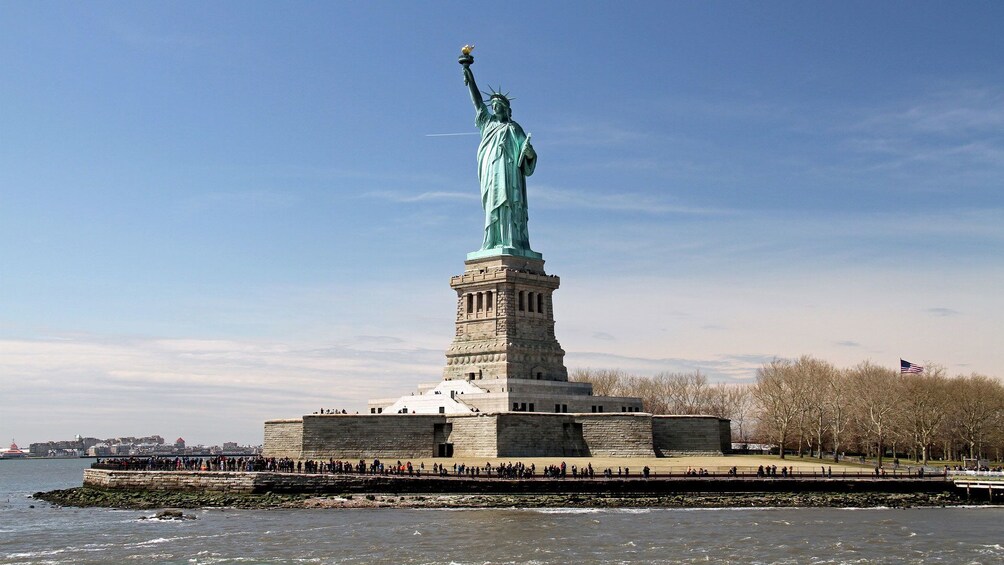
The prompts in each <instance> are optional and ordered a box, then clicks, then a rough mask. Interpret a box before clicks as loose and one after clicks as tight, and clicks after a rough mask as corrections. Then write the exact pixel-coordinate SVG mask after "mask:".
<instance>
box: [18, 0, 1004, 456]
mask: <svg viewBox="0 0 1004 565" xmlns="http://www.w3.org/2000/svg"><path fill="white" fill-rule="evenodd" d="M1002 20H1004V6H1002V5H998V4H993V3H986V4H979V5H976V4H963V5H948V4H941V3H933V2H912V3H909V4H907V3H885V4H879V5H875V4H871V3H863V2H850V3H842V4H840V5H832V6H829V5H805V4H799V3H769V4H733V3H716V2H703V3H668V4H667V3H661V2H637V3H630V4H626V5H616V6H615V5H604V4H597V5H594V6H592V7H591V8H590V9H589V10H583V9H581V5H579V4H572V3H567V4H566V3H562V2H555V3H543V4H541V3H529V2H521V1H517V2H515V3H510V4H507V10H506V14H505V15H497V14H485V13H481V11H476V10H474V8H473V7H472V6H471V5H470V4H469V3H461V2H449V3H432V4H421V5H419V4H415V5H408V4H404V5H393V6H392V5H380V4H377V5H373V4H352V3H338V4H331V5H309V4H294V5H270V4H266V3H250V4H248V3H236V2H222V3H217V4H212V5H204V4H197V3H194V2H180V3H172V4H170V5H153V4H137V5H122V4H112V3H109V2H95V3H89V4H87V5H73V4H69V5H63V4H61V5H44V4H43V5H35V4H9V5H7V6H5V8H4V17H3V18H2V19H0V73H2V76H4V77H5V80H4V81H3V82H2V83H0V109H2V110H0V132H2V134H0V402H2V406H3V408H2V409H0V438H6V439H5V440H4V441H7V440H9V439H10V438H11V437H13V438H15V439H16V440H17V442H18V444H19V445H28V444H30V443H33V442H42V441H49V440H51V439H54V438H59V437H73V435H75V434H77V433H81V434H83V433H87V434H91V435H95V436H113V435H115V434H119V433H122V432H123V431H127V432H129V433H132V434H136V435H144V434H152V433H157V432H158V431H164V430H176V431H175V432H172V433H177V435H178V436H181V437H184V438H186V439H187V438H189V437H191V438H193V440H194V441H199V442H202V443H205V444H207V445H209V444H219V443H221V442H223V441H237V442H239V443H242V444H253V445H256V444H259V443H261V441H262V437H261V434H262V427H263V422H264V420H265V419H270V418H282V417H297V416H300V415H302V414H309V413H311V412H314V411H318V410H320V409H322V408H324V409H345V410H348V411H349V412H350V413H351V412H356V411H359V412H363V411H364V410H365V409H366V400H367V399H369V398H381V397H393V396H399V395H401V394H406V393H407V392H409V391H411V390H414V388H415V385H417V384H419V383H427V382H436V381H438V380H439V378H440V376H441V373H442V368H443V365H444V363H445V358H444V351H445V349H446V348H447V347H448V346H449V344H450V340H451V336H452V334H453V317H454V308H455V300H456V297H455V294H454V293H453V291H452V290H451V289H450V288H449V278H450V277H451V276H453V275H456V274H459V273H460V272H462V270H463V259H464V256H465V254H466V253H468V252H470V251H474V250H476V249H477V248H478V247H479V245H480V243H481V228H482V226H481V222H482V221H483V213H482V211H481V208H480V203H479V200H478V199H479V196H478V182H477V172H476V165H475V151H476V147H477V138H476V136H475V135H453V134H476V131H477V130H476V128H475V126H474V115H473V111H472V109H471V107H470V106H471V105H470V100H469V99H468V94H467V92H466V89H465V87H464V84H463V79H462V75H461V69H460V66H459V65H458V64H457V62H456V58H457V55H459V49H460V47H461V46H462V45H464V44H465V43H473V44H475V45H476V48H475V50H474V52H473V55H474V57H475V63H474V67H473V68H474V70H475V73H476V74H477V77H478V81H479V85H481V86H482V87H483V88H485V87H487V86H488V85H491V86H493V87H496V88H502V89H504V90H506V91H509V92H511V94H512V96H513V97H514V101H513V116H514V118H515V119H516V120H517V121H518V122H519V123H520V124H521V125H522V126H523V127H524V128H525V129H526V130H527V131H528V132H530V133H531V134H532V135H533V144H534V147H535V149H536V151H537V154H538V158H539V161H538V164H537V168H536V171H535V173H534V175H533V176H532V177H531V178H530V180H529V183H528V187H527V190H528V201H529V217H530V218H529V235H530V242H531V245H532V247H533V249H535V250H537V251H539V252H541V253H542V254H543V256H544V259H545V260H546V262H547V263H546V269H547V271H548V273H553V274H555V275H558V276H560V277H561V278H562V281H561V288H560V290H558V291H557V293H556V294H555V297H554V307H555V319H556V322H557V325H556V334H557V338H558V341H559V342H560V343H561V345H562V346H563V348H564V349H565V351H566V352H567V355H566V365H567V366H568V368H569V370H570V371H574V370H575V369H577V368H587V367H588V368H594V369H599V368H608V369H623V370H625V371H628V372H632V373H636V374H641V375H653V374H657V373H659V372H662V371H669V372H677V371H692V370H701V371H702V372H705V373H706V374H708V375H709V377H710V378H711V380H713V381H716V382H750V381H752V380H753V378H754V374H755V371H756V368H757V367H759V366H760V364H761V363H763V362H765V361H768V360H770V359H772V358H774V357H797V356H799V355H803V354H808V355H813V356H816V357H819V358H821V359H825V360H828V361H830V362H832V363H834V364H836V365H837V366H840V367H848V366H853V365H855V364H857V363H858V362H861V361H864V360H872V361H874V362H876V363H879V364H881V365H883V366H887V367H889V368H892V369H895V368H897V366H898V362H899V359H900V358H905V359H909V360H911V361H913V362H915V363H918V364H921V365H928V364H930V363H934V364H938V365H943V366H945V367H946V368H947V370H948V371H949V373H950V374H952V375H955V374H968V373H970V372H978V373H982V374H988V375H991V376H997V377H999V376H1001V372H1000V369H999V367H1001V366H1004V352H1002V351H1001V348H1000V347H998V344H999V343H1001V341H1002V340H1004V328H1002V327H1001V323H1000V320H1001V319H1004V296H1002V293H1001V291H1000V289H1001V288H1004V197H1002V193H1001V179H1004V136H1002V135H1001V131H1002V128H1004V76H1002V75H1001V69H1002V68H1004V39H1002V38H1001V34H1000V32H999V29H998V28H999V22H1001V21H1002Z"/></svg>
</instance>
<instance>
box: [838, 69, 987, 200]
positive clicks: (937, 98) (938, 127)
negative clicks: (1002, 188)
mask: <svg viewBox="0 0 1004 565" xmlns="http://www.w3.org/2000/svg"><path fill="white" fill-rule="evenodd" d="M1002 128H1004V91H1002V90H999V89H991V88H961V89H956V90H951V91H938V92H932V93H928V94H926V95H921V96H919V97H918V98H916V99H914V100H909V101H903V102H901V103H900V104H898V105H896V106H891V107H890V106H887V107H885V108H883V109H878V110H874V111H872V112H870V114H869V115H867V116H865V117H863V118H861V119H859V120H858V121H856V122H854V123H852V124H850V125H849V126H847V127H846V128H838V130H841V129H842V130H844V132H845V133H847V134H848V137H847V138H846V140H845V146H846V147H848V148H849V149H851V150H853V151H857V152H859V153H861V154H863V155H871V156H873V157H874V158H876V159H877V162H875V163H873V164H872V165H870V166H869V167H868V168H867V170H872V171H878V170H901V169H918V168H923V167H936V168H937V169H938V170H941V171H945V172H950V171H961V172H964V173H965V174H966V176H964V177H958V176H955V177H954V179H952V178H944V179H943V181H944V182H949V183H951V184H953V185H957V183H958V182H959V181H962V180H966V179H968V178H971V177H972V176H973V175H974V173H978V172H979V171H978V170H977V171H973V170H972V169H973V168H974V167H977V168H989V169H990V170H992V171H996V172H998V173H999V172H1001V170H1002V169H1004V139H1002V138H1001V136H1000V131H1001V129H1002ZM914 172H916V173H918V176H924V175H926V176H930V172H929V171H928V170H926V169H922V170H916V171H914ZM953 181H954V182H953Z"/></svg>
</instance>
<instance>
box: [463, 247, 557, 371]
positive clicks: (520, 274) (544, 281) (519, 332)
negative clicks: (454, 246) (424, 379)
mask: <svg viewBox="0 0 1004 565" xmlns="http://www.w3.org/2000/svg"><path fill="white" fill-rule="evenodd" d="M465 266H466V268H465V270H464V274H462V275H460V276H456V277H453V278H452V279H450V286H451V287H452V288H453V289H454V290H456V291H457V325H456V335H455V337H454V339H453V343H452V345H450V348H449V349H448V350H447V351H446V369H445V370H444V372H443V378H444V379H445V380H454V379H464V380H469V381H473V382H474V383H475V384H477V381H479V380H485V379H488V380H495V379H532V380H542V381H562V382H567V381H568V370H567V369H566V368H565V363H564V359H565V351H564V350H563V349H561V346H560V345H559V344H558V340H557V339H555V337H554V309H553V306H552V296H553V294H554V291H555V290H557V289H558V284H559V279H558V277H556V276H552V275H548V274H546V273H545V272H544V261H543V259H537V258H531V257H519V256H513V255H495V256H490V257H482V258H473V259H468V260H467V261H466V262H465Z"/></svg>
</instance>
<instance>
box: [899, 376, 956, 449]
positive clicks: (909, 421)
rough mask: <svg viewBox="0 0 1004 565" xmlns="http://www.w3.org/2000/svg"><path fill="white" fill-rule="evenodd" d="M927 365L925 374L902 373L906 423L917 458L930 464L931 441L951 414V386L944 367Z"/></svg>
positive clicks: (905, 426) (904, 419) (904, 423)
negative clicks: (905, 374)
mask: <svg viewBox="0 0 1004 565" xmlns="http://www.w3.org/2000/svg"><path fill="white" fill-rule="evenodd" d="M924 367H925V368H924V372H923V373H922V374H919V375H908V376H905V377H903V408H904V409H903V426H904V428H905V431H907V433H909V434H910V436H911V437H912V439H913V441H914V442H915V444H916V446H917V461H922V462H923V464H924V465H927V460H928V456H929V452H930V447H931V444H932V443H934V438H935V437H936V436H937V434H938V432H939V431H940V430H941V428H942V425H943V424H944V422H945V419H946V417H947V416H948V399H949V397H950V390H949V388H948V380H947V379H946V378H945V368H944V367H941V366H938V365H936V364H934V363H926V364H925V365H924Z"/></svg>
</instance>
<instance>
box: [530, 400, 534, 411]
mask: <svg viewBox="0 0 1004 565" xmlns="http://www.w3.org/2000/svg"><path fill="white" fill-rule="evenodd" d="M530 412H533V402H531V403H530Z"/></svg>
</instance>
